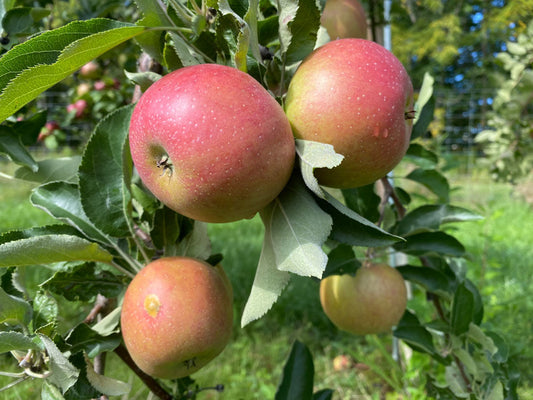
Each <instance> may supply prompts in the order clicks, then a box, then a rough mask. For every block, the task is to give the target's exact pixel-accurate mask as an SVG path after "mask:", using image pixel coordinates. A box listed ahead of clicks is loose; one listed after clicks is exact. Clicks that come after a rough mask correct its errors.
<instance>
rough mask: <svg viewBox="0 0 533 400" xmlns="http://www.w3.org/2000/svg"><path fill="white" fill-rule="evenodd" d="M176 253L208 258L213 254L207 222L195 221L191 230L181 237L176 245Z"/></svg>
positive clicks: (184, 255)
mask: <svg viewBox="0 0 533 400" xmlns="http://www.w3.org/2000/svg"><path fill="white" fill-rule="evenodd" d="M176 255H179V256H183V257H193V258H199V259H201V260H207V259H208V258H209V256H210V255H211V241H210V240H209V236H208V233H207V224H206V223H205V222H201V221H193V227H192V230H191V231H190V232H188V233H187V235H185V236H184V237H183V238H181V239H180V240H179V241H178V243H177V246H176Z"/></svg>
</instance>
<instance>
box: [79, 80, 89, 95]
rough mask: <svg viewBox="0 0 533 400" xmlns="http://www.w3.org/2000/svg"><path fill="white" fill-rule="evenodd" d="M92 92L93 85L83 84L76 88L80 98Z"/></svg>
mask: <svg viewBox="0 0 533 400" xmlns="http://www.w3.org/2000/svg"><path fill="white" fill-rule="evenodd" d="M90 91H91V85H90V84H89V83H86V82H83V83H80V84H79V85H78V86H76V94H77V95H78V97H82V96H84V95H85V94H87V93H89V92H90Z"/></svg>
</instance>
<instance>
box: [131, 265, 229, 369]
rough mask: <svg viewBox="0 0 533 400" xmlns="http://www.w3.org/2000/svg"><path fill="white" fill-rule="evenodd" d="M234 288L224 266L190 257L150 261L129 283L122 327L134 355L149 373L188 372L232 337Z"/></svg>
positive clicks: (201, 364) (132, 355) (197, 367)
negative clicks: (212, 264)
mask: <svg viewBox="0 0 533 400" xmlns="http://www.w3.org/2000/svg"><path fill="white" fill-rule="evenodd" d="M232 326H233V291H232V288H231V284H230V281H229V280H228V278H227V276H226V274H225V273H224V270H223V269H222V267H220V266H216V267H213V266H211V265H209V264H207V263H205V262H203V261H201V260H197V259H193V258H187V257H165V258H160V259H158V260H155V261H153V262H151V263H150V264H148V265H146V266H145V267H144V268H143V269H142V270H141V271H140V272H139V273H138V274H137V275H136V276H135V278H134V279H133V280H132V281H131V283H130V284H129V286H128V288H127V290H126V294H125V296H124V301H123V304H122V311H121V331H122V336H123V338H124V343H125V345H126V348H127V349H128V352H129V353H130V355H131V358H132V359H133V361H134V362H135V363H136V364H137V366H138V367H139V368H140V369H141V370H143V371H144V372H145V373H147V374H148V375H151V376H153V377H157V378H163V379H176V378H181V377H184V376H188V375H190V374H192V373H194V372H196V371H198V370H199V369H200V368H202V367H203V366H205V365H206V364H207V363H208V362H210V361H211V360H212V359H213V358H215V357H216V356H217V355H218V354H220V353H221V352H222V350H223V349H224V348H225V347H226V345H227V344H228V342H229V341H230V339H231V333H232Z"/></svg>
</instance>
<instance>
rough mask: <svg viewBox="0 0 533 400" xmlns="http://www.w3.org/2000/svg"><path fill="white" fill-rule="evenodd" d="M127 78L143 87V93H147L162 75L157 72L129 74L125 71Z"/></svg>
mask: <svg viewBox="0 0 533 400" xmlns="http://www.w3.org/2000/svg"><path fill="white" fill-rule="evenodd" d="M124 74H125V75H126V78H128V79H129V80H130V81H132V82H133V83H135V84H136V85H139V86H140V87H141V92H143V93H144V92H145V91H146V89H148V88H149V87H150V86H151V85H152V84H153V83H154V82H157V81H158V80H159V79H161V75H159V74H158V73H156V72H152V71H146V72H128V71H124Z"/></svg>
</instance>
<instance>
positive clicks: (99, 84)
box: [93, 80, 107, 91]
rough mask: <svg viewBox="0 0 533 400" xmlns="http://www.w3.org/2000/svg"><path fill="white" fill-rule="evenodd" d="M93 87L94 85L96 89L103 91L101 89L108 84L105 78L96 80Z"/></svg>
mask: <svg viewBox="0 0 533 400" xmlns="http://www.w3.org/2000/svg"><path fill="white" fill-rule="evenodd" d="M93 87H94V90H98V91H101V90H104V89H105V88H106V87H107V84H106V83H105V82H104V81H103V80H98V81H96V82H94V85H93Z"/></svg>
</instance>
